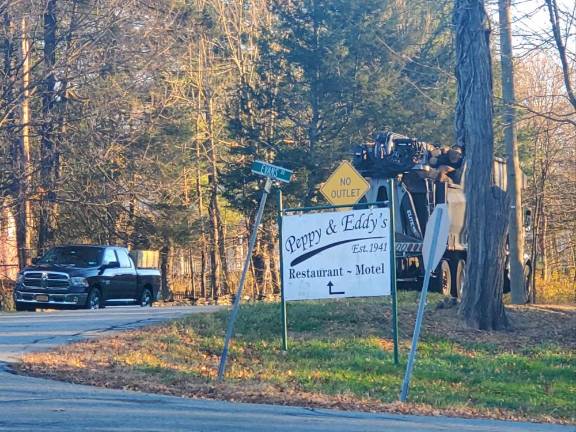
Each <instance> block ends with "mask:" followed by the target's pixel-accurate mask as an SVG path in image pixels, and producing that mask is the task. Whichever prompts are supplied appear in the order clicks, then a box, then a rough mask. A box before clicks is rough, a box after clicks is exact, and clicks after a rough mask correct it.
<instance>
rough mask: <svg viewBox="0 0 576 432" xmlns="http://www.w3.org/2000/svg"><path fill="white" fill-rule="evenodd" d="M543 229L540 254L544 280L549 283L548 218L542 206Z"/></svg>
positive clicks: (541, 230) (541, 231)
mask: <svg viewBox="0 0 576 432" xmlns="http://www.w3.org/2000/svg"><path fill="white" fill-rule="evenodd" d="M541 219H542V222H541V223H542V228H541V229H540V254H541V256H542V280H543V281H544V282H548V280H549V279H550V266H549V265H548V258H549V255H548V216H547V215H546V211H545V210H544V206H542V216H541Z"/></svg>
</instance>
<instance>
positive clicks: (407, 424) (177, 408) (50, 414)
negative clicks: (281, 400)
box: [0, 307, 576, 432]
mask: <svg viewBox="0 0 576 432" xmlns="http://www.w3.org/2000/svg"><path fill="white" fill-rule="evenodd" d="M210 310H213V308H209V307H201V308H194V307H175V308H145V309H142V308H138V307H118V308H107V309H105V310H99V311H57V312H51V313H35V314H32V313H17V314H0V361H2V362H4V363H0V431H10V432H16V431H42V432H49V431H58V432H66V431H70V432H72V431H118V432H120V431H122V432H125V431H159V432H160V431H162V432H174V431H188V432H194V431H238V432H241V431H251V432H265V431H266V432H268V431H278V432H282V431H286V432H288V431H289V432H315V431H330V432H356V431H358V432H359V431H363V432H368V431H387V432H408V431H410V432H423V431H448V430H450V431H452V430H458V431H463V432H468V431H469V432H472V431H474V432H521V431H522V432H531V431H542V432H576V427H574V426H557V425H542V424H531V423H514V422H501V421H493V420H466V419H458V418H447V417H421V416H402V415H387V414H369V413H359V412H342V411H335V410H324V409H307V408H297V407H282V406H272V405H253V404H238V403H229V402H219V401H209V400H192V399H184V398H178V397H171V396H161V395H153V394H145V393H138V392H130V391H121V390H108V389H100V388H94V387H89V386H81V385H74V384H68V383H61V382H57V381H50V380H45V379H38V378H30V377H24V376H17V375H14V374H11V373H10V371H9V363H10V362H13V361H16V360H17V358H18V356H20V355H21V354H22V353H26V352H31V351H38V350H45V349H50V348H51V347H54V346H57V345H60V344H64V343H68V342H71V341H75V340H80V339H84V338H92V337H99V336H102V335H106V334H111V333H114V332H119V331H122V330H125V329H130V328H135V327H139V326H143V325H150V324H155V323H159V322H162V321H165V320H168V319H172V318H177V317H180V316H183V315H186V314H189V313H198V312H203V311H210Z"/></svg>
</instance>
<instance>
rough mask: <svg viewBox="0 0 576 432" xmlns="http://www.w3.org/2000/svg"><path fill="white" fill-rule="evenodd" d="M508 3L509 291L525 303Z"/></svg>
mask: <svg viewBox="0 0 576 432" xmlns="http://www.w3.org/2000/svg"><path fill="white" fill-rule="evenodd" d="M510 4H511V0H500V3H499V11H500V52H501V54H500V60H501V65H502V96H503V99H504V140H505V142H506V153H507V156H508V159H507V167H508V200H509V202H510V210H509V214H510V230H509V234H508V244H509V251H510V256H509V259H510V289H511V292H512V303H513V304H523V303H525V302H526V285H525V283H524V264H523V261H524V231H523V230H522V228H523V224H522V171H521V170H520V158H519V156H518V143H517V140H516V108H515V107H514V105H515V103H516V96H515V91H514V63H513V56H512V20H511V13H510Z"/></svg>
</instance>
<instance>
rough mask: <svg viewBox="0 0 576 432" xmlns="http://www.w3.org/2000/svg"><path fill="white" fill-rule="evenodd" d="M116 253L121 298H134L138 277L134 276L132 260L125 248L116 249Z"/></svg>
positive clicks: (134, 270)
mask: <svg viewBox="0 0 576 432" xmlns="http://www.w3.org/2000/svg"><path fill="white" fill-rule="evenodd" d="M116 255H118V261H119V262H120V268H119V270H120V283H121V286H122V289H121V291H122V298H123V299H135V298H137V297H136V294H137V292H136V291H137V290H136V289H137V283H138V278H137V276H136V269H135V268H134V264H133V263H132V260H131V259H130V257H129V256H128V252H127V251H126V250H125V249H116Z"/></svg>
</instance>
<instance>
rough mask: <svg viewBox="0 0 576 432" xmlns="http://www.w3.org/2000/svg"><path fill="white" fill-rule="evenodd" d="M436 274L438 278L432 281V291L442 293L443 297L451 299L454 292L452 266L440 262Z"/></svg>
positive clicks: (446, 262)
mask: <svg viewBox="0 0 576 432" xmlns="http://www.w3.org/2000/svg"><path fill="white" fill-rule="evenodd" d="M435 273H436V277H435V278H433V279H430V290H431V291H436V292H440V293H442V294H443V295H445V296H447V297H450V296H451V292H452V272H451V271H450V264H449V263H448V261H446V260H442V261H440V264H439V265H438V268H437V269H436V272H435Z"/></svg>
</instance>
